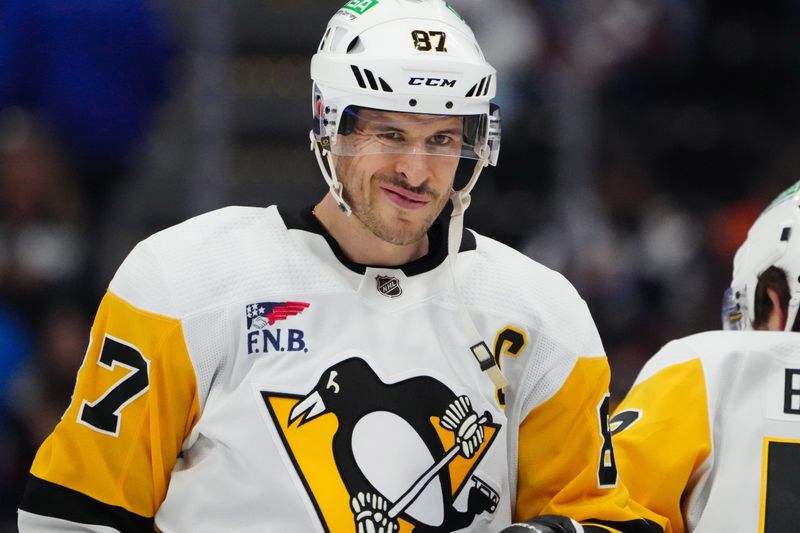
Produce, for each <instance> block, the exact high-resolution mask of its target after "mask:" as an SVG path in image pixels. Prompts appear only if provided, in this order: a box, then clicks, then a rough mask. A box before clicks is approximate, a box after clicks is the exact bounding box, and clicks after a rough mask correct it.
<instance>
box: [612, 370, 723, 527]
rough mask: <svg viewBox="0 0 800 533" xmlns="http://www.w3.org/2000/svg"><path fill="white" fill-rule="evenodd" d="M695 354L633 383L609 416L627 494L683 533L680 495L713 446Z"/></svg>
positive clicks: (702, 379) (703, 390)
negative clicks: (612, 415)
mask: <svg viewBox="0 0 800 533" xmlns="http://www.w3.org/2000/svg"><path fill="white" fill-rule="evenodd" d="M707 406H708V402H707V398H706V389H705V379H704V374H703V367H702V364H701V362H700V360H699V359H691V360H688V361H684V362H681V363H678V364H674V365H671V366H667V367H665V368H663V369H661V370H659V371H657V372H656V373H654V374H653V375H652V376H650V377H648V378H647V379H645V380H644V381H642V382H640V383H637V384H636V385H634V387H633V388H632V389H631V391H630V393H629V394H628V395H627V397H626V398H625V399H624V400H623V402H622V403H621V404H620V405H619V406H618V407H617V410H616V412H615V413H614V417H613V419H612V428H613V429H614V448H615V450H616V452H617V464H618V465H619V468H620V473H621V474H622V479H623V481H624V482H625V485H626V486H627V487H628V489H629V491H630V493H631V497H632V498H633V499H635V500H636V501H637V502H638V503H640V504H641V505H643V506H645V507H647V508H648V509H650V510H651V511H654V512H656V513H658V514H659V515H661V516H665V517H667V518H668V519H669V525H668V527H667V529H666V531H667V533H670V532H675V533H683V531H684V530H685V526H684V523H683V517H682V514H681V496H682V495H683V492H684V489H685V488H686V485H687V484H688V482H689V479H690V477H691V476H692V474H693V473H694V471H695V470H696V469H697V468H698V467H699V466H700V465H702V464H703V462H704V461H705V460H706V458H707V457H708V455H709V453H710V452H711V433H710V429H709V421H708V407H707Z"/></svg>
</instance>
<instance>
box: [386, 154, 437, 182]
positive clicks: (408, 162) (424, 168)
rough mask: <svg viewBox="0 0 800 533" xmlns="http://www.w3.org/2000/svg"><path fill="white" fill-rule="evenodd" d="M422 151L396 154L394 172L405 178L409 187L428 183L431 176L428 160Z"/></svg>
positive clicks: (427, 155) (429, 156) (427, 156)
mask: <svg viewBox="0 0 800 533" xmlns="http://www.w3.org/2000/svg"><path fill="white" fill-rule="evenodd" d="M431 157H432V156H431V155H429V154H425V153H424V152H423V151H421V150H420V151H417V150H415V151H413V152H410V153H401V154H397V160H396V162H395V171H396V172H398V173H400V174H402V175H403V176H405V178H406V180H408V183H409V185H411V186H413V187H416V186H418V185H421V184H423V183H425V182H426V181H428V179H430V178H431V176H432V175H433V173H432V171H431V164H430V158H431Z"/></svg>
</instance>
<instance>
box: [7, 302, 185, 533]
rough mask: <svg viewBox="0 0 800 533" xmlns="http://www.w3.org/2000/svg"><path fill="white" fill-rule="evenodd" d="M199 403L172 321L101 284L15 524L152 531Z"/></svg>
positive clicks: (178, 328) (178, 329) (182, 343)
mask: <svg viewBox="0 0 800 533" xmlns="http://www.w3.org/2000/svg"><path fill="white" fill-rule="evenodd" d="M199 405H200V403H199V400H198V393H197V381H196V378H195V373H194V370H193V367H192V363H191V360H190V358H189V354H188V350H187V347H186V342H185V338H184V334H183V328H182V324H181V321H180V320H179V319H176V318H170V317H167V316H162V315H159V314H155V313H152V312H148V311H144V310H142V309H140V308H137V307H135V306H133V305H131V304H130V303H128V302H127V301H125V300H124V299H122V298H121V297H119V296H117V295H115V294H114V293H112V292H107V293H106V295H105V297H104V298H103V300H102V302H101V304H100V307H99V310H98V312H97V315H96V318H95V321H94V324H93V327H92V330H91V335H90V342H89V347H88V349H87V353H86V356H85V358H84V361H83V364H82V365H81V368H80V370H79V372H78V376H77V382H76V386H75V390H74V393H73V397H72V401H71V403H70V405H69V407H68V409H67V411H66V412H65V414H64V416H63V417H62V419H61V421H60V422H59V424H58V425H57V426H56V428H55V429H54V430H53V432H52V433H51V434H50V435H49V436H48V438H47V439H46V440H45V441H44V443H43V444H42V445H41V447H40V449H39V450H38V452H37V454H36V457H35V459H34V462H33V465H32V467H31V470H30V475H29V479H28V484H27V487H26V491H25V494H24V496H23V500H22V503H21V505H20V513H19V526H20V531H23V532H24V531H43V530H48V531H50V530H56V531H60V530H69V531H75V530H80V531H106V529H104V528H113V529H114V530H120V531H153V516H154V514H155V512H156V510H157V509H158V507H159V505H160V503H161V502H162V501H163V499H164V497H165V494H166V490H167V485H168V480H169V476H170V472H171V471H172V468H173V467H174V465H175V463H176V461H177V458H178V455H179V453H180V450H181V446H182V443H183V441H184V439H185V438H186V436H187V435H188V434H189V432H190V431H191V428H192V427H193V425H194V424H195V422H196V421H197V419H198V417H199V411H200V407H199ZM46 524H50V526H45V525H46Z"/></svg>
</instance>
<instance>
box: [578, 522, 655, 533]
mask: <svg viewBox="0 0 800 533" xmlns="http://www.w3.org/2000/svg"><path fill="white" fill-rule="evenodd" d="M581 524H582V525H583V530H584V531H585V532H586V533H608V532H609V531H620V532H622V533H664V529H663V528H662V527H661V526H659V525H658V524H656V523H655V522H653V521H651V520H646V519H644V518H642V519H640V520H628V521H625V522H613V521H611V520H596V519H594V518H590V519H589V520H581ZM593 524H596V525H593Z"/></svg>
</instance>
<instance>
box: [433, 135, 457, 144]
mask: <svg viewBox="0 0 800 533" xmlns="http://www.w3.org/2000/svg"><path fill="white" fill-rule="evenodd" d="M452 143H453V138H452V137H450V136H449V135H434V136H433V137H431V144H435V145H436V146H447V145H448V144H452Z"/></svg>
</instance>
